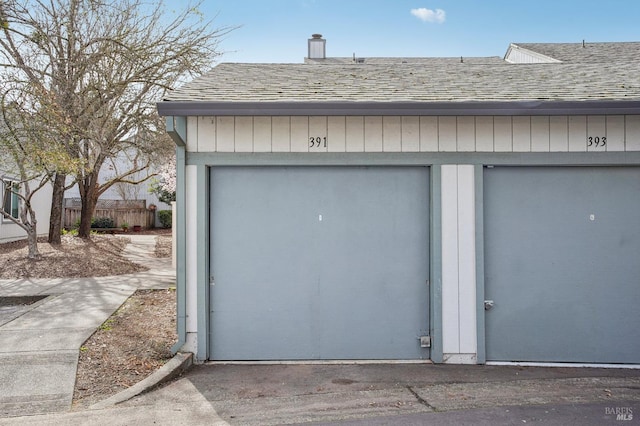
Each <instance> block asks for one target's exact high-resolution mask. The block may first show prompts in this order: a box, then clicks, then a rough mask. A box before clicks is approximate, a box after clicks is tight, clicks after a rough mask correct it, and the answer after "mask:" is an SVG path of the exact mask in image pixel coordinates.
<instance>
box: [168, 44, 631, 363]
mask: <svg viewBox="0 0 640 426" xmlns="http://www.w3.org/2000/svg"><path fill="white" fill-rule="evenodd" d="M308 43H309V57H308V58H306V59H305V62H304V63H300V64H225V63H223V64H220V65H218V66H216V67H215V68H214V69H212V71H211V72H210V73H208V74H206V75H204V76H202V77H200V78H198V79H195V80H194V81H192V82H190V83H188V84H185V85H184V86H183V87H180V88H178V89H177V90H175V91H174V92H173V93H172V94H171V95H170V96H169V97H167V98H166V99H164V100H163V101H162V102H160V103H158V110H159V112H160V114H161V115H163V116H165V117H166V118H167V130H168V132H169V133H170V134H171V136H172V137H173V138H174V140H175V141H176V145H177V159H178V161H177V164H178V191H177V196H178V200H177V235H178V245H177V247H178V269H177V277H178V331H179V336H180V342H179V343H178V345H177V346H176V349H178V348H179V349H182V350H189V351H192V352H194V353H195V354H196V358H197V359H198V360H200V361H203V360H221V361H282V360H406V361H427V360H430V361H432V362H447V363H486V362H495V363H499V362H543V363H555V362H563V363H564V362H570V363H583V364H591V363H597V364H640V309H638V306H640V74H639V73H638V72H637V71H638V67H637V63H638V60H639V59H640V43H569V44H562V43H559V44H512V45H511V46H509V48H508V51H507V53H506V55H505V56H504V58H500V57H489V58H330V57H325V56H324V52H325V51H326V49H325V43H326V42H325V40H324V39H323V38H322V37H321V36H319V35H314V36H313V37H312V38H311V39H310V40H309V41H308Z"/></svg>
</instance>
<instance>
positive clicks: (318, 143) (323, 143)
mask: <svg viewBox="0 0 640 426" xmlns="http://www.w3.org/2000/svg"><path fill="white" fill-rule="evenodd" d="M326 147H327V137H326V136H325V137H320V136H316V137H315V138H314V137H310V138H309V148H326Z"/></svg>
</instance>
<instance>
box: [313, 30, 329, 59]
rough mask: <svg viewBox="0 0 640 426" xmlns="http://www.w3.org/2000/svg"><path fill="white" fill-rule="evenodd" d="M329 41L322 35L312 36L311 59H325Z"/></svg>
mask: <svg viewBox="0 0 640 426" xmlns="http://www.w3.org/2000/svg"><path fill="white" fill-rule="evenodd" d="M326 44H327V40H325V39H323V38H322V34H312V35H311V38H310V39H309V59H325V58H326V57H327V52H326Z"/></svg>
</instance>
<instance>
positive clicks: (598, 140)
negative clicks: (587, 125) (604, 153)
mask: <svg viewBox="0 0 640 426" xmlns="http://www.w3.org/2000/svg"><path fill="white" fill-rule="evenodd" d="M606 144H607V137H606V136H589V137H588V138H587V146H595V147H596V148H597V147H602V146H605V145H606Z"/></svg>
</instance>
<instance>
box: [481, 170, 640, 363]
mask: <svg viewBox="0 0 640 426" xmlns="http://www.w3.org/2000/svg"><path fill="white" fill-rule="evenodd" d="M484 186H485V201H484V205H485V260H486V264H485V272H486V275H485V295H486V298H487V299H491V300H494V303H495V305H494V308H493V309H491V310H490V311H487V313H486V348H487V359H489V360H506V361H550V362H551V361H570V362H606V363H618V362H621V363H622V362H626V363H629V362H636V363H637V362H640V355H639V354H640V331H639V330H638V327H637V326H634V325H633V324H638V323H640V313H639V312H640V310H638V309H637V308H636V307H637V306H638V305H637V303H638V301H639V299H640V279H638V277H639V276H640V262H638V255H639V254H640V219H639V216H638V212H639V211H640V172H639V170H638V169H637V168H612V167H589V168H587V167H583V168H578V167H575V168H560V167H557V168H553V167H549V168H542V167H540V168H533V167H530V168H506V167H504V168H495V169H488V170H486V171H485V184H484Z"/></svg>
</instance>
